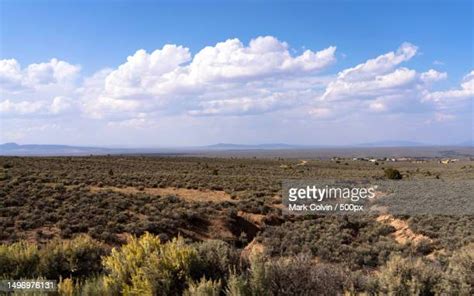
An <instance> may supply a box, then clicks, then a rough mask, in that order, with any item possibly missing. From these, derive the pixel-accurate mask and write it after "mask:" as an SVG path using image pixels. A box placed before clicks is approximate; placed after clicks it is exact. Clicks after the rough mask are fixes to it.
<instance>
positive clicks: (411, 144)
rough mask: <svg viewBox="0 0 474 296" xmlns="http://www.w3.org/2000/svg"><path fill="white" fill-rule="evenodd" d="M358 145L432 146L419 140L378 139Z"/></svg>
mask: <svg viewBox="0 0 474 296" xmlns="http://www.w3.org/2000/svg"><path fill="white" fill-rule="evenodd" d="M357 146H359V147H422V146H432V145H429V144H424V143H420V142H412V141H379V142H371V143H362V144H359V145H357Z"/></svg>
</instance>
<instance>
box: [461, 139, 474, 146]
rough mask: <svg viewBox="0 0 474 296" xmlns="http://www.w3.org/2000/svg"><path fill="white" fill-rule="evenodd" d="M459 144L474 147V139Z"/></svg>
mask: <svg viewBox="0 0 474 296" xmlns="http://www.w3.org/2000/svg"><path fill="white" fill-rule="evenodd" d="M459 146H462V147H474V139H472V140H467V141H465V142H462V143H460V144H459Z"/></svg>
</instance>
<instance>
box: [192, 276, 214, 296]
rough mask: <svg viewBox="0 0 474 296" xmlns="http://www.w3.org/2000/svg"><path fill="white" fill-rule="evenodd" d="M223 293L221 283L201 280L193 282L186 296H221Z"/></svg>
mask: <svg viewBox="0 0 474 296" xmlns="http://www.w3.org/2000/svg"><path fill="white" fill-rule="evenodd" d="M220 291H221V281H220V280H217V281H212V280H206V278H204V277H203V278H201V280H200V281H199V282H191V283H190V284H189V287H188V289H186V290H185V291H184V293H183V295H184V296H219V294H220Z"/></svg>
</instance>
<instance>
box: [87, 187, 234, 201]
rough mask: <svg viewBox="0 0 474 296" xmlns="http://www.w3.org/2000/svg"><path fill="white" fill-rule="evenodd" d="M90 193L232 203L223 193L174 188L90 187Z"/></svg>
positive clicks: (226, 194)
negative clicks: (144, 194)
mask: <svg viewBox="0 0 474 296" xmlns="http://www.w3.org/2000/svg"><path fill="white" fill-rule="evenodd" d="M89 188H90V191H91V192H99V191H107V190H112V191H115V192H120V193H124V194H139V193H146V194H149V195H155V196H176V197H178V198H182V199H184V200H186V201H194V202H207V201H210V202H215V203H220V202H224V201H229V202H233V201H234V200H232V198H231V196H230V194H228V193H226V192H225V191H212V190H197V189H186V188H176V187H166V188H144V189H143V190H140V189H138V188H136V187H124V188H119V187H112V186H106V187H98V186H91V187H89Z"/></svg>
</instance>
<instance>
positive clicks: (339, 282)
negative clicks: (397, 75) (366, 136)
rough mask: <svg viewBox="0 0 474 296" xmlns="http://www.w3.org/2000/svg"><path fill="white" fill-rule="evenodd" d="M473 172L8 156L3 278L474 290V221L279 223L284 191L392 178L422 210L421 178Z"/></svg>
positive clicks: (464, 164) (3, 171)
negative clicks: (400, 237) (303, 182)
mask: <svg viewBox="0 0 474 296" xmlns="http://www.w3.org/2000/svg"><path fill="white" fill-rule="evenodd" d="M472 164H473V162H472V161H468V160H462V161H460V162H459V163H453V164H450V165H443V164H439V163H438V162H437V161H435V160H430V161H426V162H424V163H410V162H393V163H390V167H392V168H393V169H395V170H398V171H399V172H400V174H401V175H402V176H403V179H401V180H395V181H389V180H385V179H387V177H386V175H385V169H386V168H387V167H388V163H387V162H381V163H380V164H379V165H378V166H377V165H374V164H373V163H369V162H361V161H352V160H347V161H346V160H344V161H341V162H340V163H337V162H334V161H329V160H307V161H305V162H303V161H302V160H301V159H283V158H275V159H271V158H267V159H237V158H204V157H183V156H180V157H155V156H94V157H36V158H29V157H0V242H1V243H2V245H1V246H0V276H1V277H2V278H37V277H48V278H49V277H50V278H52V279H57V280H60V279H61V290H60V291H61V292H60V293H62V295H120V294H124V295H125V294H129V295H137V294H140V295H147V294H148V295H153V294H158V295H159V293H160V292H157V290H163V291H168V292H169V294H175V295H181V294H186V295H213V293H214V294H215V293H218V294H219V295H285V294H287V293H288V290H286V287H288V286H289V287H292V289H294V292H295V293H296V292H297V291H299V292H301V293H300V294H301V295H305V293H306V295H307V294H311V293H312V294H314V293H316V294H320V293H321V291H326V292H324V293H323V295H324V294H326V295H327V294H328V293H329V292H327V291H335V292H334V294H336V295H340V294H343V293H346V292H348V293H349V292H350V293H374V294H384V293H389V291H398V290H400V291H415V292H417V291H418V292H419V293H420V294H423V293H425V291H427V292H426V293H425V294H427V295H431V294H433V293H434V294H435V295H436V294H439V293H445V294H446V295H470V294H472V290H469V289H470V288H471V287H472V276H470V275H472V274H473V272H472V264H470V263H472V252H473V250H472V248H469V246H471V245H472V244H473V243H474V229H473V227H474V217H473V216H467V215H465V216H460V215H457V216H449V215H414V216H407V215H404V216H397V219H400V220H403V221H405V222H406V224H407V225H408V227H409V228H410V230H411V231H413V232H414V233H415V234H416V235H423V236H425V237H426V238H427V239H426V240H424V241H423V242H421V243H417V244H411V243H410V242H408V243H406V244H403V243H399V242H398V241H397V240H395V239H394V238H395V236H396V235H397V230H396V229H395V228H394V227H392V226H390V225H387V224H384V223H381V222H379V221H377V217H370V216H347V217H344V216H305V217H295V216H283V215H282V212H281V182H282V180H284V179H313V180H334V181H337V180H341V179H344V180H354V181H357V182H365V183H370V182H372V181H373V182H378V181H380V182H382V181H383V182H390V184H393V186H394V188H395V189H397V188H402V187H403V188H405V189H406V190H405V191H410V192H413V193H414V194H413V197H415V198H412V196H411V195H410V196H409V201H410V202H411V201H413V202H415V201H417V202H419V201H420V200H421V199H422V198H421V199H416V198H417V197H418V196H417V193H418V192H419V191H420V190H422V189H420V188H419V185H420V184H421V183H423V184H425V183H426V184H427V185H426V186H432V187H433V186H438V185H439V186H444V187H445V188H448V189H449V188H451V186H452V185H453V184H454V183H453V182H457V181H459V180H472V179H474V171H473V170H472V169H471V168H472ZM428 172H429V174H428ZM436 176H440V179H436ZM413 181H416V182H413ZM418 181H423V182H418ZM428 181H429V182H428ZM410 182H411V183H410ZM458 183H459V182H458ZM410 184H411V185H410ZM456 184H457V183H456ZM459 184H461V183H459ZM454 185H455V184H454ZM397 186H398V187H397ZM153 189H163V190H161V191H160V190H155V191H153ZM180 189H186V190H188V191H187V194H193V192H197V191H199V195H200V196H204V198H201V199H199V198H193V197H194V196H191V198H185V197H183V196H180V192H183V191H180ZM417 190H418V191H417ZM154 192H155V193H156V192H168V193H163V194H161V193H160V194H155V193H154ZM216 192H218V193H219V194H215V195H214V196H210V197H209V198H205V196H206V195H207V194H209V195H212V194H213V193H216ZM175 193H176V194H175ZM216 196H226V198H225V200H219V199H218V198H216ZM450 197H451V198H455V197H456V196H450ZM424 198H425V199H423V200H421V201H422V202H424V201H425V200H426V197H424ZM382 200H383V199H382ZM410 205H411V203H407V206H410ZM252 245H258V246H259V248H260V251H261V254H260V255H259V256H260V257H259V256H250V257H249V249H251V248H250V247H251V246H252ZM112 249H114V251H112ZM127 256H128V257H127ZM125 257H127V259H126V260H125V259H123V258H125ZM106 262H108V263H107V264H106ZM400 262H401V263H400ZM395 267H396V268H395ZM399 267H400V268H399ZM114 268H115V269H114ZM402 268H406V270H405V271H404V275H403V276H401V274H399V272H401V271H402ZM151 269H152V270H153V272H151V271H149V270H151ZM304 270H306V271H307V273H304V272H303V271H304ZM393 270H397V271H396V272H393ZM379 274H380V275H384V276H383V277H378V276H377V275H379ZM400 276H401V277H400ZM310 278H311V279H313V278H314V279H317V280H311V279H310ZM432 279H436V280H437V284H436V285H435V286H432V284H431V283H432V282H433V280H432ZM397 281H399V282H400V283H401V284H400V286H391V284H393V283H397ZM282 283H285V285H282ZM292 283H298V286H301V287H304V289H302V290H297V287H296V286H295V287H294V285H293V284H292ZM166 289H170V290H166ZM295 289H296V290H295ZM305 291H311V293H309V292H305ZM394 293H395V292H394ZM466 293H467V294H466ZM395 294H396V293H395Z"/></svg>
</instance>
